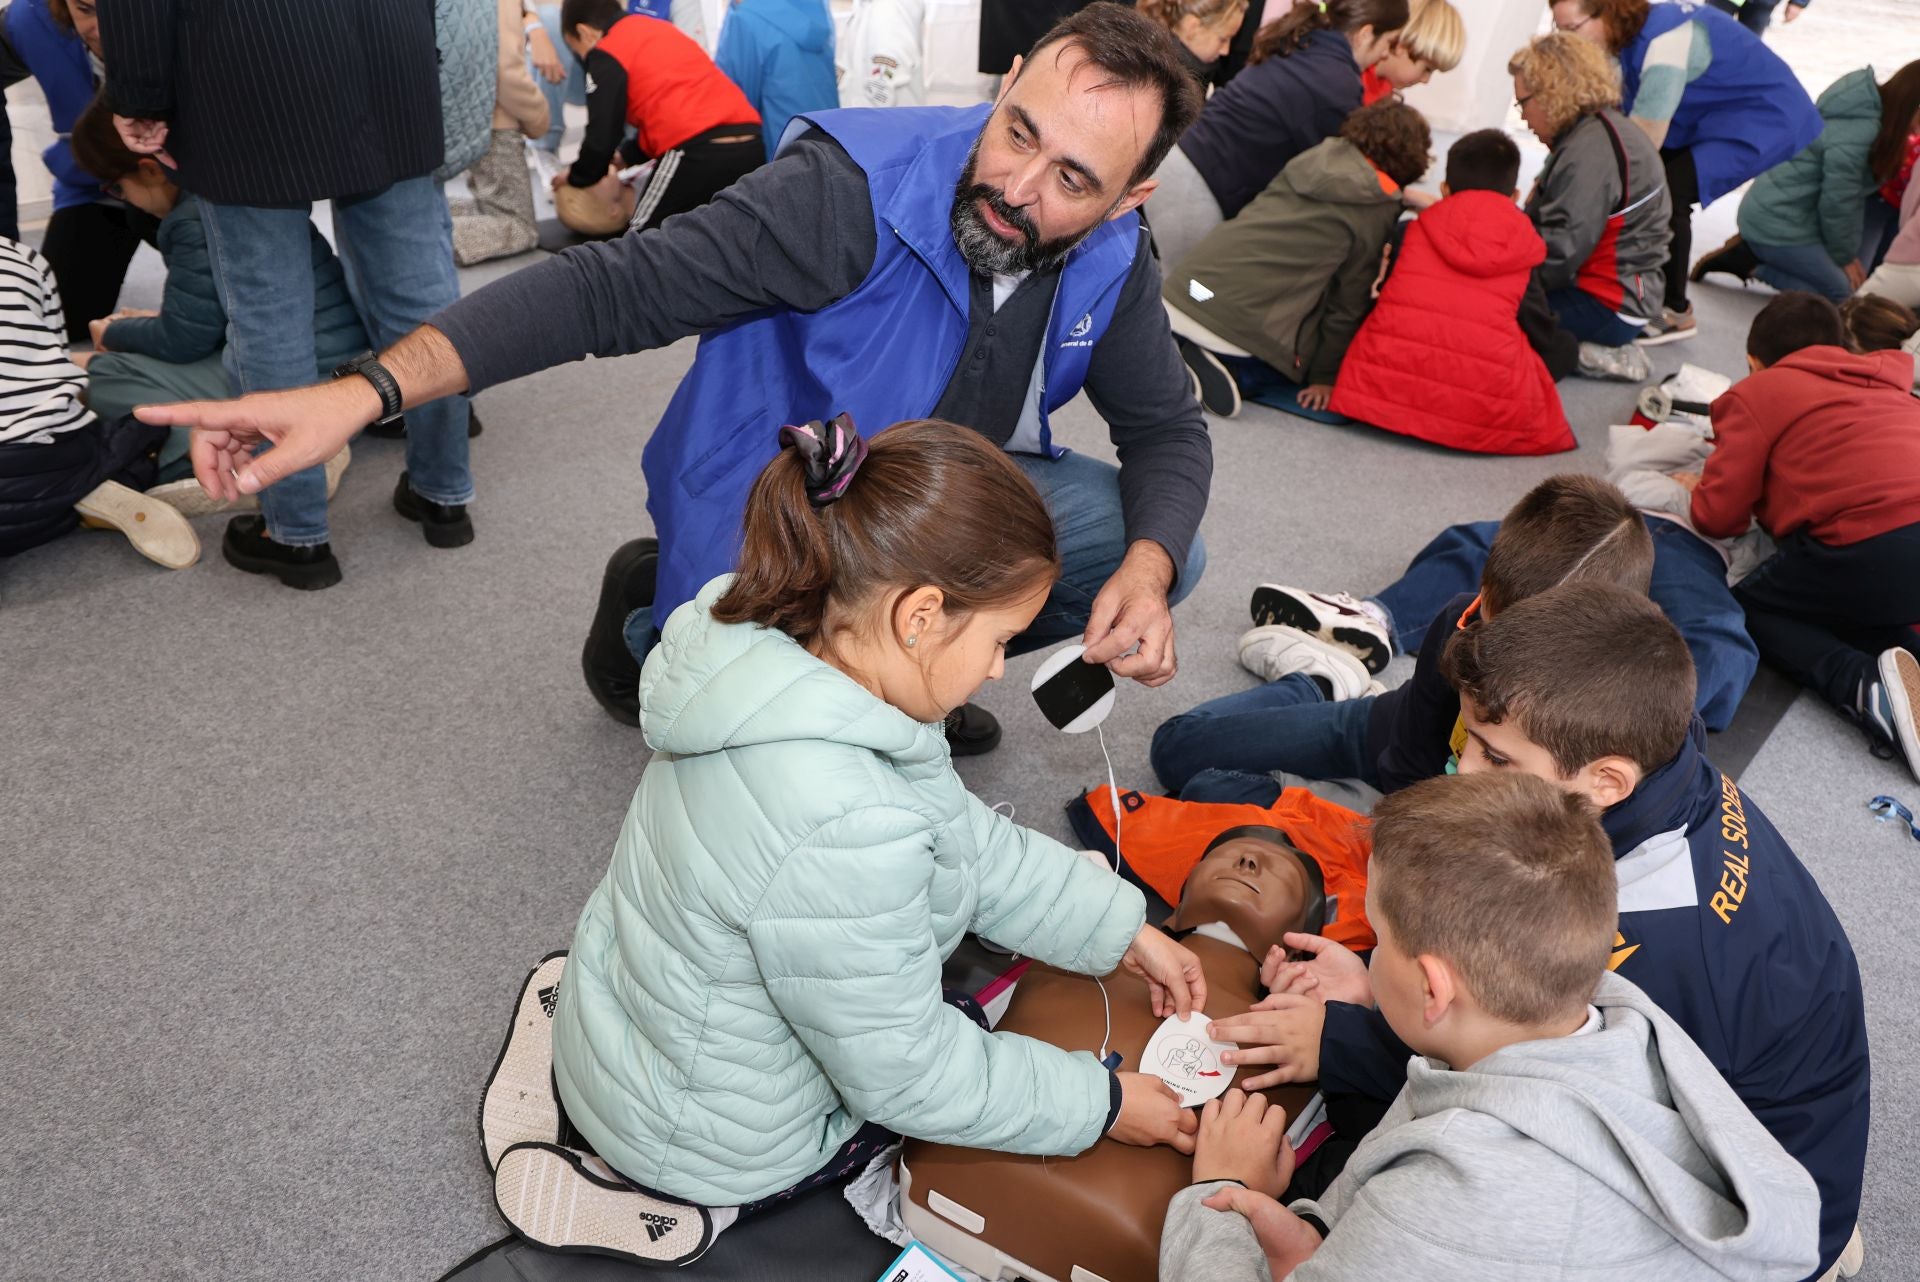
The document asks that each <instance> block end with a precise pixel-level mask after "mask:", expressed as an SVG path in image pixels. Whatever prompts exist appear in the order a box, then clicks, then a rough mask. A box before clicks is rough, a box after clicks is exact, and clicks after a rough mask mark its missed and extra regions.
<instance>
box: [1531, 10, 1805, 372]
mask: <svg viewBox="0 0 1920 1282" xmlns="http://www.w3.org/2000/svg"><path fill="white" fill-rule="evenodd" d="M1552 9H1553V25H1554V26H1555V27H1557V28H1558V29H1559V30H1561V31H1564V32H1567V33H1569V34H1572V35H1576V36H1578V37H1580V38H1581V39H1583V40H1589V41H1592V42H1593V43H1594V44H1597V45H1599V46H1600V47H1601V48H1603V49H1605V50H1606V51H1607V52H1608V53H1610V54H1612V55H1614V56H1615V57H1616V58H1618V59H1619V60H1620V77H1621V82H1622V89H1623V91H1624V92H1623V94H1622V102H1623V103H1624V104H1625V111H1626V114H1627V115H1628V116H1630V117H1632V119H1633V122H1634V123H1635V124H1637V125H1639V126H1640V128H1641V129H1642V130H1643V131H1645V133H1646V135H1647V137H1649V138H1651V139H1652V140H1653V144H1654V146H1656V147H1658V148H1659V149H1660V159H1661V161H1662V162H1663V164H1664V165H1665V168H1666V176H1667V187H1668V190H1669V191H1670V193H1671V194H1672V197H1673V222H1672V227H1673V239H1672V242H1671V244H1670V245H1669V247H1668V252H1667V267H1666V273H1665V285H1666V290H1665V296H1664V298H1663V299H1662V304H1663V305H1662V308H1661V312H1660V314H1659V315H1658V316H1656V317H1654V318H1652V321H1651V323H1650V324H1649V325H1648V326H1647V330H1646V333H1644V334H1643V335H1642V336H1641V337H1640V338H1639V339H1638V340H1636V341H1638V342H1639V344H1640V345H1641V346H1643V347H1651V346H1656V345H1658V344H1661V343H1671V342H1675V341H1678V340H1680V339H1685V338H1692V337H1693V334H1694V321H1693V307H1692V304H1690V303H1689V302H1688V301H1687V264H1688V262H1689V260H1690V259H1691V257H1692V253H1693V207H1694V206H1695V205H1700V206H1702V207H1705V206H1707V205H1710V204H1712V203H1713V202H1714V201H1716V200H1718V199H1719V198H1720V197H1722V196H1724V195H1726V194H1727V193H1728V192H1730V191H1733V190H1734V189H1736V188H1738V187H1739V186H1740V185H1741V184H1742V183H1744V182H1746V181H1747V180H1748V179H1749V178H1755V177H1758V176H1759V175H1760V174H1763V173H1765V172H1766V171H1767V170H1769V169H1771V168H1772V167H1773V166H1775V165H1777V164H1779V163H1780V162H1781V161H1783V160H1785V159H1787V158H1788V157H1789V156H1792V155H1793V154H1794V153H1795V152H1797V151H1799V150H1800V149H1801V148H1802V147H1805V146H1806V145H1807V144H1808V143H1810V142H1812V141H1813V140H1814V139H1815V138H1817V137H1818V136H1819V135H1820V113H1819V112H1818V111H1817V110H1815V109H1814V105H1813V99H1811V98H1809V97H1808V96H1807V91H1806V90H1805V89H1803V88H1801V86H1800V81H1799V80H1798V79H1797V78H1796V77H1795V76H1794V74H1793V71H1792V70H1791V69H1790V68H1789V67H1788V66H1787V64H1786V63H1784V62H1782V61H1781V60H1780V57H1779V55H1778V54H1776V53H1774V52H1773V51H1772V50H1771V49H1768V48H1767V47H1766V46H1765V45H1763V44H1761V43H1760V38H1759V37H1758V36H1756V35H1754V34H1753V33H1752V32H1751V31H1748V30H1747V29H1746V28H1744V27H1742V26H1741V25H1740V24H1739V23H1738V22H1737V21H1735V20H1734V19H1732V18H1729V17H1728V16H1727V15H1726V14H1724V13H1721V12H1720V11H1719V10H1718V9H1714V8H1712V7H1710V6H1708V5H1707V4H1705V3H1702V2H1701V0H1668V2H1667V3H1663V4H1649V3H1648V2H1647V0H1554V3H1553V6H1552Z"/></svg>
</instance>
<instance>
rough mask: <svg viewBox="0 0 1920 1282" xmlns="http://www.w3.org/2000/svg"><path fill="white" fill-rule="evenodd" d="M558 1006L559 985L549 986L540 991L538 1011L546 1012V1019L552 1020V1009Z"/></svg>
mask: <svg viewBox="0 0 1920 1282" xmlns="http://www.w3.org/2000/svg"><path fill="white" fill-rule="evenodd" d="M559 1004H560V985H558V984H549V985H548V986H547V987H545V988H543V989H541V990H540V1009H541V1010H543V1011H545V1012H547V1018H548V1019H552V1018H553V1008H554V1007H555V1006H558V1005H559Z"/></svg>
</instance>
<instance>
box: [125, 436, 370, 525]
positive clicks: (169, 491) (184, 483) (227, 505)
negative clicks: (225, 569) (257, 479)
mask: <svg viewBox="0 0 1920 1282" xmlns="http://www.w3.org/2000/svg"><path fill="white" fill-rule="evenodd" d="M352 460H353V447H352V446H350V445H342V446H341V447H340V452H339V453H338V454H336V455H334V456H333V457H332V458H330V459H328V460H327V497H328V498H332V497H333V492H334V491H335V490H337V489H339V488H340V474H341V473H342V472H345V471H346V470H347V464H348V463H349V462H351V461H352ZM147 497H148V498H152V499H159V500H160V501H161V502H162V503H165V504H167V505H168V506H169V507H171V508H173V510H174V511H176V512H178V513H179V514H180V515H181V516H188V517H192V516H211V515H213V514H214V513H215V512H258V511H259V510H260V496H259V495H257V494H243V495H241V496H240V497H239V498H237V499H217V498H215V497H213V495H211V494H209V493H207V492H206V491H205V490H203V489H201V488H200V482H199V481H196V480H195V479H194V478H193V477H191V476H189V477H186V478H185V479H183V480H179V481H168V482H167V483H166V484H165V485H156V486H154V487H153V488H152V489H150V490H148V491H147Z"/></svg>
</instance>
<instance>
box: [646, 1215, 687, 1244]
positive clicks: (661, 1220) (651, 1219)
mask: <svg viewBox="0 0 1920 1282" xmlns="http://www.w3.org/2000/svg"><path fill="white" fill-rule="evenodd" d="M640 1220H641V1222H642V1223H643V1224H645V1225H646V1226H647V1241H649V1242H658V1241H659V1240H660V1239H661V1238H663V1237H665V1236H666V1235H667V1234H669V1233H671V1232H673V1230H674V1229H675V1228H676V1227H677V1226H678V1225H679V1223H680V1221H679V1220H677V1219H675V1218H674V1217H673V1216H671V1215H653V1214H651V1213H649V1212H646V1211H642V1212H640Z"/></svg>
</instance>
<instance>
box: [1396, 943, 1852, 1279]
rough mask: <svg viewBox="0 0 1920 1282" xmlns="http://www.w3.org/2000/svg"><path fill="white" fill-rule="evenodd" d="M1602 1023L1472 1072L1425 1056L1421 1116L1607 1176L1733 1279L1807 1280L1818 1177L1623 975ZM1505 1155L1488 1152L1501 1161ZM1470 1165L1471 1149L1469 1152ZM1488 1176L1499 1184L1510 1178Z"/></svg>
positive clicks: (1412, 1069) (1509, 1052)
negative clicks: (1438, 1117) (1490, 1127)
mask: <svg viewBox="0 0 1920 1282" xmlns="http://www.w3.org/2000/svg"><path fill="white" fill-rule="evenodd" d="M1593 1001H1594V1005H1595V1006H1597V1007H1598V1008H1599V1010H1600V1014H1601V1020H1602V1026H1601V1027H1600V1028H1599V1029H1598V1030H1596V1031H1593V1032H1589V1033H1584V1034H1580V1035H1577V1036H1573V1037H1560V1038H1553V1039H1549V1040H1544V1041H1535V1042H1521V1043H1518V1044H1515V1045H1513V1046H1508V1047H1505V1048H1504V1049H1502V1050H1499V1051H1496V1052H1495V1053H1494V1054H1492V1055H1489V1056H1488V1057H1487V1058H1485V1059H1483V1060H1481V1061H1480V1062H1479V1063H1477V1064H1475V1065H1474V1066H1473V1067H1472V1068H1471V1069H1468V1070H1466V1071H1464V1072H1455V1071H1453V1070H1451V1069H1448V1068H1446V1067H1444V1066H1442V1065H1440V1064H1439V1063H1437V1062H1436V1061H1433V1060H1428V1059H1424V1058H1420V1057H1416V1058H1415V1059H1414V1060H1413V1061H1412V1063H1411V1064H1410V1066H1409V1074H1408V1080H1407V1091H1408V1096H1407V1102H1408V1103H1409V1104H1411V1105H1412V1107H1413V1112H1414V1115H1415V1116H1416V1117H1423V1116H1431V1115H1433V1114H1436V1113H1440V1112H1442V1111H1444V1110H1447V1109H1463V1110H1467V1111H1469V1112H1471V1113H1475V1114H1480V1115H1483V1116H1486V1117H1491V1118H1493V1119H1495V1120H1496V1121H1497V1122H1499V1123H1503V1124H1504V1125H1505V1126H1507V1127H1510V1128H1511V1129H1512V1130H1514V1131H1516V1132H1518V1133H1520V1134H1522V1135H1525V1136H1526V1137H1527V1138H1528V1139H1530V1140H1531V1141H1532V1142H1533V1143H1534V1144H1537V1145H1540V1146H1543V1147H1544V1148H1545V1149H1547V1150H1548V1151H1549V1152H1550V1153H1551V1154H1553V1155H1554V1156H1555V1157H1557V1158H1558V1159H1559V1160H1560V1161H1562V1162H1565V1163H1567V1164H1568V1165H1571V1166H1573V1167H1575V1168H1577V1169H1579V1170H1580V1171H1582V1172H1584V1173H1586V1174H1587V1175H1588V1176H1589V1177H1591V1178H1593V1179H1596V1180H1598V1181H1600V1182H1601V1183H1603V1184H1605V1185H1606V1186H1607V1187H1608V1188H1609V1189H1611V1190H1612V1191H1613V1192H1614V1193H1615V1194H1617V1195H1618V1196H1619V1197H1620V1198H1621V1199H1623V1200H1624V1201H1625V1202H1626V1203H1627V1204H1629V1205H1630V1206H1632V1207H1633V1208H1634V1209H1635V1210H1636V1211H1637V1212H1638V1213H1639V1214H1641V1215H1642V1216H1645V1217H1646V1218H1647V1219H1649V1220H1651V1221H1653V1222H1654V1223H1656V1224H1658V1225H1660V1226H1661V1227H1662V1228H1663V1229H1664V1230H1666V1231H1667V1232H1668V1233H1669V1234H1671V1235H1672V1236H1673V1237H1674V1238H1675V1239H1676V1240H1678V1241H1679V1242H1680V1243H1681V1244H1682V1245H1683V1246H1685V1247H1686V1248H1687V1249H1688V1250H1690V1251H1692V1252H1693V1253H1694V1254H1695V1255H1696V1256H1698V1257H1699V1258H1700V1259H1701V1260H1702V1261H1703V1262H1706V1263H1709V1264H1711V1265H1712V1266H1713V1268H1714V1269H1716V1270H1718V1271H1719V1272H1720V1273H1721V1274H1723V1275H1724V1276H1726V1277H1731V1278H1743V1279H1757V1278H1771V1277H1780V1276H1789V1277H1790V1276H1796V1274H1794V1273H1791V1272H1788V1271H1787V1270H1786V1268H1784V1267H1783V1266H1787V1265H1790V1264H1792V1263H1794V1262H1796V1261H1797V1262H1799V1264H1800V1265H1801V1267H1800V1270H1799V1272H1800V1273H1805V1272H1807V1271H1809V1270H1811V1269H1812V1268H1813V1267H1814V1265H1815V1263H1816V1260H1817V1256H1816V1252H1815V1242H1816V1240H1817V1236H1818V1232H1817V1227H1818V1218H1819V1205H1820V1200H1819V1194H1818V1192H1817V1191H1816V1190H1815V1188H1814V1184H1813V1179H1812V1177H1811V1176H1809V1175H1808V1174H1807V1173H1806V1171H1805V1170H1804V1169H1803V1168H1802V1167H1801V1166H1800V1165H1799V1163H1797V1162H1795V1161H1794V1160H1793V1159H1792V1158H1791V1157H1789V1156H1788V1155H1787V1154H1786V1152H1785V1150H1783V1149H1782V1148H1781V1147H1780V1145H1779V1143H1778V1142H1777V1141H1776V1140H1774V1139H1773V1137H1772V1136H1770V1135H1769V1134H1768V1133H1767V1131H1766V1130H1765V1128H1764V1127H1762V1126H1761V1125H1760V1123H1759V1122H1758V1121H1756V1120H1755V1119H1754V1117H1753V1115H1752V1114H1751V1113H1750V1112H1748V1111H1747V1108H1746V1106H1745V1105H1743V1104H1742V1103H1741V1102H1740V1099H1739V1097H1737V1096H1736V1095H1734V1093H1733V1092H1732V1091H1731V1090H1730V1089H1729V1088H1728V1087H1727V1084H1726V1082H1725V1081H1724V1080H1723V1079H1722V1078H1721V1076H1720V1074H1719V1073H1718V1072H1717V1071H1716V1070H1715V1069H1714V1067H1713V1065H1712V1064H1711V1063H1709V1062H1708V1060H1707V1058H1706V1056H1705V1055H1704V1054H1703V1053H1702V1052H1701V1051H1700V1049H1699V1048H1698V1047H1696V1046H1695V1045H1694V1044H1693V1042H1692V1041H1691V1040H1689V1039H1688V1037H1687V1035H1686V1034H1685V1033H1684V1032H1683V1031H1682V1030H1681V1029H1680V1027H1679V1026H1678V1025H1677V1024H1675V1023H1674V1022H1673V1020H1672V1019H1671V1018H1670V1017H1668V1016H1667V1015H1666V1014H1665V1013H1664V1012H1662V1011H1661V1010H1660V1009H1659V1008H1658V1007H1657V1006H1656V1005H1655V1004H1654V1002H1653V1000H1652V999H1651V998H1649V997H1648V996H1647V995H1646V994H1645V993H1643V992H1641V991H1640V989H1639V988H1637V987H1635V986H1634V985H1633V984H1632V983H1630V982H1628V981H1627V980H1625V979H1622V978H1621V977H1619V976H1618V975H1611V974H1610V975H1607V976H1605V977H1604V978H1602V980H1601V982H1600V986H1599V988H1598V989H1597V990H1596V991H1595V993H1594V999H1593ZM1499 1151H1500V1150H1497V1149H1495V1150H1488V1151H1487V1154H1488V1156H1489V1157H1491V1156H1492V1155H1493V1154H1495V1153H1497V1152H1499ZM1460 1157H1461V1160H1464V1161H1467V1162H1471V1160H1472V1157H1473V1152H1472V1151H1470V1150H1469V1151H1467V1152H1464V1153H1462V1154H1461V1155H1460ZM1483 1174H1484V1175H1485V1176H1486V1177H1487V1178H1488V1180H1489V1181H1490V1182H1496V1183H1497V1182H1498V1181H1500V1180H1501V1179H1502V1178H1509V1177H1510V1176H1508V1175H1504V1174H1503V1173H1502V1172H1498V1171H1487V1172H1483Z"/></svg>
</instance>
